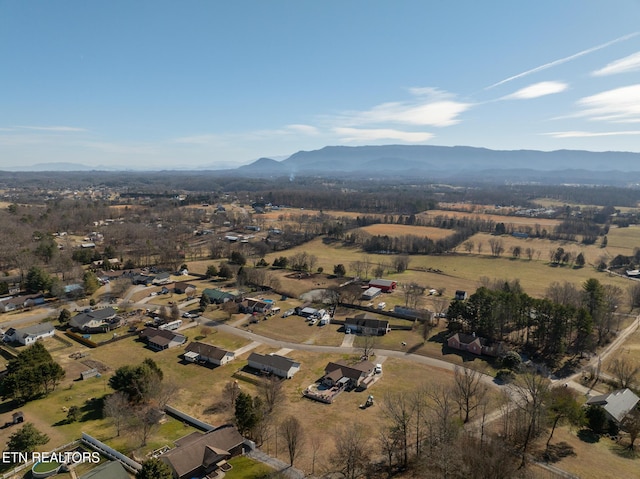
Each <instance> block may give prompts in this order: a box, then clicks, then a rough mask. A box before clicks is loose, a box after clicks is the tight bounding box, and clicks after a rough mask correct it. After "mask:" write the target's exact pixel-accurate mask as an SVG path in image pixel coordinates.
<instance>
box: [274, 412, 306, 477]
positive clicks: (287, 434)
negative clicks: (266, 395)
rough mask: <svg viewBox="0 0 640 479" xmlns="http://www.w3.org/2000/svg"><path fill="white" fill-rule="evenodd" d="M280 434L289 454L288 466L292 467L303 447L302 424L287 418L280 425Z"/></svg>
mask: <svg viewBox="0 0 640 479" xmlns="http://www.w3.org/2000/svg"><path fill="white" fill-rule="evenodd" d="M280 434H281V435H282V437H283V438H284V441H285V443H286V445H287V451H288V453H289V464H291V467H293V463H294V461H295V459H296V457H298V455H299V454H300V451H301V450H302V446H303V445H304V430H303V429H302V424H300V421H298V419H297V418H296V417H294V416H289V417H287V418H286V419H285V420H284V421H282V423H281V424H280Z"/></svg>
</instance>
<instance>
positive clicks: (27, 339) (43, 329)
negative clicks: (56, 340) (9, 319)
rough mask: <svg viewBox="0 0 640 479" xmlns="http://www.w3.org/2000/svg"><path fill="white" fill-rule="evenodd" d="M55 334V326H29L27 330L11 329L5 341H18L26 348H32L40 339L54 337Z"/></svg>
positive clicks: (49, 324) (47, 324)
mask: <svg viewBox="0 0 640 479" xmlns="http://www.w3.org/2000/svg"><path fill="white" fill-rule="evenodd" d="M55 332H56V330H55V328H54V327H53V324H51V323H49V322H46V323H40V324H34V325H33V326H27V327H26V328H9V329H8V330H7V332H6V333H5V335H4V338H3V340H4V341H7V342H14V341H17V342H18V343H20V344H22V345H24V346H30V345H32V344H33V343H35V342H36V341H38V340H40V339H44V338H50V337H52V336H53V335H54V334H55Z"/></svg>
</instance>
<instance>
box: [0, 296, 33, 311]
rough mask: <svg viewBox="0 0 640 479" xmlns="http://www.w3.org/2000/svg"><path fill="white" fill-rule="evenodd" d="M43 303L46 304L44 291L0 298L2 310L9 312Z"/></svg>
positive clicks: (0, 308) (0, 309)
mask: <svg viewBox="0 0 640 479" xmlns="http://www.w3.org/2000/svg"><path fill="white" fill-rule="evenodd" d="M41 304H44V295H43V294H42V293H34V294H22V295H19V296H9V297H7V298H2V299H0V312H2V313H8V312H9V311H15V310H17V309H23V308H30V307H32V306H38V305H41Z"/></svg>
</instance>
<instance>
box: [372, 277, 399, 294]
mask: <svg viewBox="0 0 640 479" xmlns="http://www.w3.org/2000/svg"><path fill="white" fill-rule="evenodd" d="M397 285H398V283H397V282H396V281H392V280H390V279H382V278H376V279H372V280H371V281H369V287H370V288H380V289H381V290H382V291H383V292H385V293H390V292H392V291H393V290H394V289H396V286H397Z"/></svg>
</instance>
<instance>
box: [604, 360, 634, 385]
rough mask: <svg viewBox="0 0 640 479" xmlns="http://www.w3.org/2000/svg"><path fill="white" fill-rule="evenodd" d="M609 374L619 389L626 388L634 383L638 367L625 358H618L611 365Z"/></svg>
mask: <svg viewBox="0 0 640 479" xmlns="http://www.w3.org/2000/svg"><path fill="white" fill-rule="evenodd" d="M611 372H612V374H613V376H614V377H615V378H616V381H617V382H618V385H619V386H620V387H621V388H628V387H631V386H632V385H633V384H634V383H635V382H636V378H637V376H638V373H640V366H638V365H637V364H635V363H632V362H631V361H629V360H627V359H626V358H618V359H614V361H613V363H611Z"/></svg>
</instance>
